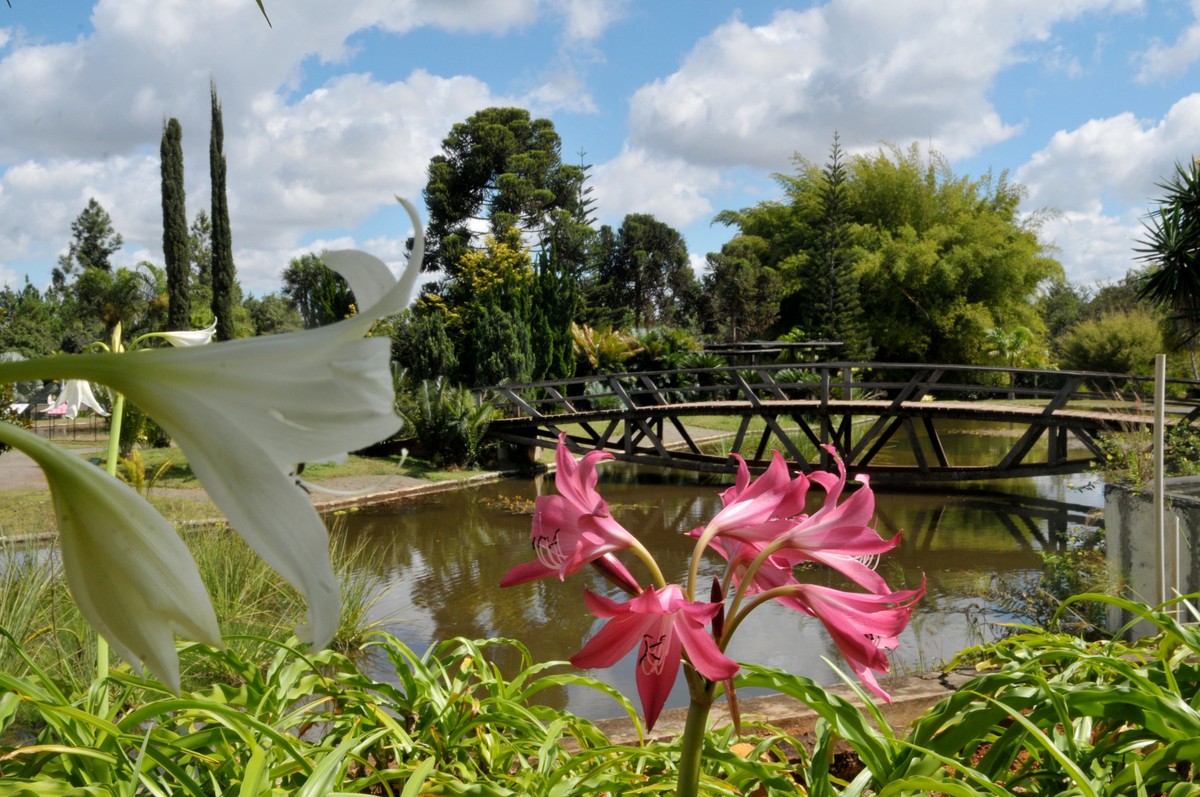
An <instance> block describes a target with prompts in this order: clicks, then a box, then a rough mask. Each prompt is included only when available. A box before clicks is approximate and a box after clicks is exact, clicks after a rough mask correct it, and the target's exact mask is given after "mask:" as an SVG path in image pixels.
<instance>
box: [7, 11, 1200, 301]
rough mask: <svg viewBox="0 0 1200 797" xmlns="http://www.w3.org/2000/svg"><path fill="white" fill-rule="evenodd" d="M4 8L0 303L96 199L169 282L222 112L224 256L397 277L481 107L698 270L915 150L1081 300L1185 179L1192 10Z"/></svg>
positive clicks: (1194, 73)
mask: <svg viewBox="0 0 1200 797" xmlns="http://www.w3.org/2000/svg"><path fill="white" fill-rule="evenodd" d="M266 6H267V10H268V12H269V13H270V15H271V21H272V23H273V26H272V27H268V26H267V25H266V24H265V22H263V20H262V18H261V16H260V15H259V12H258V8H257V6H256V5H255V3H254V2H253V0H98V2H91V1H90V0H53V1H52V2H51V1H49V0H12V8H11V9H9V8H7V7H2V6H0V108H3V109H4V112H3V114H2V115H0V282H8V283H10V284H13V283H16V282H19V281H20V280H22V279H23V278H24V277H25V276H26V275H28V277H29V278H30V280H31V281H32V282H33V283H34V284H36V285H38V286H39V287H41V286H43V285H45V284H46V283H47V282H48V280H49V274H50V269H51V268H53V266H54V264H55V262H56V260H57V257H58V255H59V254H60V253H61V252H63V251H64V250H65V248H66V245H67V243H68V241H69V239H70V224H71V221H72V220H73V219H74V218H75V217H76V216H77V215H78V213H79V211H80V210H81V209H82V208H83V206H84V205H85V204H86V202H87V200H88V198H89V197H93V196H94V197H96V198H97V199H98V200H99V201H100V202H101V203H102V204H103V205H104V206H105V208H106V209H107V210H108V211H109V212H110V214H111V215H112V217H113V220H114V224H115V226H116V228H117V230H118V231H119V232H121V233H122V234H123V235H124V237H125V246H124V248H123V249H122V250H121V252H120V253H119V255H118V263H119V264H120V265H126V266H132V265H134V264H135V263H137V262H138V261H140V260H150V261H152V262H155V263H161V262H162V252H161V209H160V206H159V186H158V143H159V137H160V134H161V127H162V122H163V119H164V118H166V117H170V116H174V117H177V118H179V119H180V121H181V123H182V125H183V131H184V147H185V160H186V174H187V177H186V179H187V190H188V214H189V216H192V215H194V214H195V212H196V211H197V210H199V209H201V208H205V207H207V205H208V202H209V187H208V159H207V146H208V133H209V119H208V113H209V110H208V86H209V80H210V79H212V80H215V81H216V84H217V87H218V91H219V93H220V96H221V100H222V105H223V108H224V124H225V142H226V147H225V148H226V156H227V158H228V160H229V175H228V190H229V201H230V207H231V214H232V227H233V237H234V255H235V260H236V262H237V265H238V270H239V277H240V279H241V281H242V283H243V286H244V287H245V288H247V289H248V290H249V291H251V292H254V293H260V294H261V293H264V292H267V291H271V290H276V289H277V288H278V285H279V278H278V275H279V272H280V271H281V270H282V269H283V268H284V267H285V266H286V265H287V263H288V261H289V260H290V259H291V258H293V257H296V256H298V255H300V254H303V253H305V252H308V251H313V250H320V249H322V248H327V247H328V248H337V247H347V246H354V247H358V248H364V249H367V250H368V251H371V252H373V253H375V254H378V255H379V256H381V257H383V258H384V259H385V260H388V261H389V262H393V263H396V264H398V263H399V261H400V257H401V251H402V247H403V243H404V239H405V238H406V237H407V236H408V235H409V230H408V228H407V224H406V222H405V221H404V219H403V217H402V214H401V213H400V212H399V210H398V208H397V207H396V205H395V203H394V202H393V201H392V196H393V195H395V194H400V195H403V196H407V197H410V198H413V199H414V200H416V201H417V202H418V204H419V202H420V193H421V190H422V188H423V187H424V182H425V170H426V167H427V165H428V162H429V159H430V158H431V157H432V156H433V155H435V154H437V152H438V150H439V146H440V142H441V140H442V138H444V137H445V135H446V134H447V132H448V131H449V129H450V127H451V125H453V124H454V123H456V122H460V121H463V120H465V119H466V118H467V117H468V116H470V115H471V114H472V113H474V112H475V111H477V110H479V109H481V108H485V107H488V106H491V105H520V106H522V107H525V108H528V109H529V110H530V111H531V112H532V113H533V114H535V115H537V116H545V117H548V118H550V119H552V120H553V121H554V124H555V127H556V129H557V130H558V132H559V134H560V136H561V137H562V141H563V157H564V159H567V160H570V161H576V160H578V159H579V158H580V155H579V153H580V152H582V153H584V154H583V160H584V162H586V163H589V164H591V166H592V170H591V177H592V180H591V185H592V188H593V189H594V193H593V196H594V197H595V198H596V199H597V203H598V204H597V209H598V211H599V215H600V221H601V222H603V223H609V224H613V225H614V226H615V225H618V224H619V223H620V220H621V218H622V217H623V216H624V215H625V214H626V213H635V212H636V213H653V214H654V215H656V216H657V217H658V218H660V219H662V220H663V221H666V222H667V223H669V224H672V225H673V226H675V227H677V228H678V229H680V231H681V232H683V234H684V237H685V239H686V240H687V243H688V247H689V250H690V251H691V254H692V257H693V260H694V261H695V263H696V265H697V267H701V266H702V264H703V262H704V256H705V254H706V253H708V252H712V251H716V250H718V249H719V248H720V246H721V244H722V243H723V242H724V241H726V240H728V238H729V236H730V231H729V230H728V229H726V228H724V227H721V226H715V227H714V226H712V225H711V220H712V217H713V216H714V215H715V214H716V213H718V212H719V211H721V210H723V209H727V208H740V207H746V206H749V205H752V204H754V203H756V202H759V201H764V200H771V199H776V198H778V196H779V192H778V190H777V188H776V186H775V183H774V182H773V181H772V179H771V174H772V173H775V172H788V171H790V170H791V169H792V161H791V158H792V156H793V155H794V154H799V155H802V156H804V157H806V158H808V159H810V160H813V161H817V162H820V161H822V160H823V159H824V158H825V155H826V153H827V151H828V147H829V142H830V139H831V136H832V134H833V132H834V130H837V131H838V132H839V134H840V136H841V141H842V144H843V147H844V148H846V149H847V150H849V151H850V152H852V153H862V152H873V151H875V150H876V149H878V147H879V146H880V145H881V144H882V143H884V142H893V143H896V144H899V145H901V146H907V145H909V144H910V143H913V142H917V143H919V144H920V145H921V146H922V147H928V146H932V147H933V149H935V150H937V151H938V152H940V153H941V154H943V155H944V156H945V157H946V158H948V159H949V161H950V163H951V165H952V167H953V168H954V170H955V172H956V173H958V174H959V175H969V176H979V175H982V174H983V173H985V172H986V171H988V170H989V169H991V170H994V171H996V172H999V171H1002V170H1007V171H1008V172H1009V175H1010V177H1011V178H1013V179H1016V180H1017V181H1019V182H1021V183H1023V184H1024V185H1025V186H1026V187H1027V189H1028V197H1027V199H1026V201H1025V204H1024V206H1023V207H1024V209H1025V211H1026V212H1028V213H1030V214H1035V213H1038V212H1041V211H1047V210H1049V211H1051V212H1050V213H1047V214H1044V215H1043V216H1042V217H1041V218H1042V225H1043V226H1042V237H1043V240H1044V241H1045V242H1046V243H1047V244H1049V245H1052V246H1053V247H1055V248H1056V255H1057V257H1058V258H1059V259H1060V260H1061V262H1062V263H1063V265H1064V267H1065V269H1066V271H1067V276H1068V278H1069V279H1071V280H1072V281H1073V282H1077V283H1081V284H1085V285H1095V284H1097V283H1100V282H1111V281H1113V280H1116V279H1119V278H1120V277H1121V276H1123V275H1124V273H1125V272H1126V271H1127V270H1128V269H1129V268H1130V267H1131V266H1133V265H1134V262H1133V259H1132V247H1133V246H1134V244H1135V240H1136V238H1137V236H1138V235H1139V234H1140V229H1141V223H1140V219H1141V217H1142V216H1143V215H1144V214H1145V212H1146V210H1147V208H1148V207H1149V205H1150V204H1151V202H1152V200H1153V198H1154V197H1155V196H1156V195H1157V193H1158V190H1157V189H1156V187H1155V184H1156V183H1157V182H1159V181H1160V180H1162V179H1164V177H1166V176H1167V175H1169V173H1170V171H1171V169H1172V164H1173V163H1174V162H1175V161H1179V160H1184V159H1187V158H1190V157H1193V156H1195V155H1197V154H1200V143H1197V142H1198V141H1200V139H1198V137H1197V131H1200V0H1190V2H1188V1H1187V0H1161V2H1150V1H1149V0H1145V1H1139V0H972V1H971V2H961V1H960V0H920V1H918V0H894V1H893V2H883V1H882V0H830V1H829V2H824V3H799V2H793V3H784V2H757V1H755V0H751V1H750V2H744V3H737V4H733V3H722V2H711V1H710V0H688V1H687V2H685V1H684V0H654V1H651V0H646V1H644V2H641V3H635V2H632V1H631V0H341V1H340V2H339V3H337V4H331V3H329V2H327V0H266Z"/></svg>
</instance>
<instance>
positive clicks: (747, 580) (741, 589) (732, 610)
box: [723, 535, 787, 639]
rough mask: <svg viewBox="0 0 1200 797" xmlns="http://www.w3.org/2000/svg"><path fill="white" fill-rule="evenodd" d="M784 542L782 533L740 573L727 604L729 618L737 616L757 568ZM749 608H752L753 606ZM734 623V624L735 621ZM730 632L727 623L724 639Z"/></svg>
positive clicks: (785, 536)
mask: <svg viewBox="0 0 1200 797" xmlns="http://www.w3.org/2000/svg"><path fill="white" fill-rule="evenodd" d="M786 543H787V535H784V536H783V537H782V538H780V539H777V540H775V541H774V542H772V543H770V544H769V545H767V546H766V547H764V548H763V549H762V551H760V552H759V554H758V556H756V557H754V561H753V562H751V563H750V566H749V567H747V568H746V572H745V573H743V574H742V581H741V583H740V584H739V585H738V588H737V592H735V593H734V596H733V601H732V602H731V603H730V604H729V617H730V619H733V618H735V617H738V610H739V609H740V608H741V605H742V599H743V598H745V597H746V590H747V589H748V588H749V587H750V585H751V584H752V583H753V582H754V577H755V576H756V575H758V569H759V568H760V567H762V566H763V563H764V562H766V561H767V558H768V557H770V556H771V554H773V553H775V552H776V551H778V550H779V549H780V548H782V547H784V545H785V544H786ZM758 603H761V601H757V602H755V604H754V605H755V606H757V605H758ZM751 608H753V606H752V607H751ZM747 611H749V610H747ZM739 622H740V619H739ZM734 625H735V626H736V623H735V624H734ZM731 633H733V632H732V629H731V628H730V627H729V626H728V625H727V626H726V628H725V634H724V635H723V637H724V639H729V635H730V634H731Z"/></svg>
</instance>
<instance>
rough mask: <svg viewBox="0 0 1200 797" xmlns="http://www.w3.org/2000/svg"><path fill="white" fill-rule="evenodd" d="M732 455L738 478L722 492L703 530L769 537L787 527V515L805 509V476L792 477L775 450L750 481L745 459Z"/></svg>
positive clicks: (791, 515)
mask: <svg viewBox="0 0 1200 797" xmlns="http://www.w3.org/2000/svg"><path fill="white" fill-rule="evenodd" d="M733 457H734V459H736V460H737V462H738V474H737V481H736V482H735V483H734V485H733V487H730V488H729V489H728V490H726V491H725V492H723V493H721V504H722V509H721V511H720V512H718V513H717V514H716V515H715V516H714V517H713V519H712V520H710V521H709V522H708V525H707V526H705V527H704V531H706V532H708V533H709V534H717V535H723V534H730V535H735V536H736V535H748V536H757V537H761V536H770V535H772V534H774V533H779V532H781V531H782V530H783V529H785V528H787V527H788V526H790V525H791V524H790V523H788V522H787V521H788V519H789V518H791V517H793V516H795V515H799V514H801V513H802V512H804V502H805V499H806V498H807V497H808V478H807V477H806V476H805V475H804V474H803V473H802V474H800V475H798V476H797V477H796V478H794V479H793V478H792V477H791V475H790V474H789V473H788V466H787V462H786V461H785V460H784V459H783V456H782V455H781V454H780V453H779V452H778V451H772V452H771V457H772V458H771V464H770V465H769V466H767V469H766V471H764V472H763V474H762V475H761V476H759V477H758V478H757V479H755V480H754V481H753V482H751V481H750V470H749V468H747V467H746V460H744V459H742V457H741V456H740V455H738V454H734V455H733Z"/></svg>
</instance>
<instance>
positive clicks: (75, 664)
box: [0, 521, 378, 688]
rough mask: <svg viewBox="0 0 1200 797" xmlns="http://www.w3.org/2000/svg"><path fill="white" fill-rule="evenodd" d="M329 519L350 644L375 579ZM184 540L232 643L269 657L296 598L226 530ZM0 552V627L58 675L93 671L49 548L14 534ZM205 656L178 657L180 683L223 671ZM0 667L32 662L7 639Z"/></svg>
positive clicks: (296, 615)
mask: <svg viewBox="0 0 1200 797" xmlns="http://www.w3.org/2000/svg"><path fill="white" fill-rule="evenodd" d="M336 526H337V524H336V521H335V533H334V534H333V543H332V544H331V556H332V559H333V563H334V571H335V572H336V573H337V575H338V578H339V581H340V583H341V584H342V599H343V606H342V616H341V619H340V622H339V625H338V631H337V634H336V635H335V637H334V641H333V645H332V647H333V648H334V649H335V650H341V651H349V650H354V649H356V648H357V647H359V646H360V645H361V644H362V642H363V640H364V639H365V638H366V637H367V635H368V634H369V633H370V632H371V631H372V630H373V628H374V623H373V622H371V621H369V620H368V610H369V609H370V607H371V605H372V603H373V601H374V598H375V595H376V594H377V591H378V590H377V587H378V585H377V584H375V583H374V582H373V581H372V580H371V579H370V578H369V577H366V576H362V575H359V574H361V573H363V572H364V570H363V568H361V567H359V566H358V565H359V563H360V562H361V560H362V558H363V557H364V556H365V555H366V552H365V549H364V548H363V547H362V546H361V545H359V546H348V545H347V544H346V543H345V542H344V540H345V537H344V535H341V534H338V533H336ZM185 540H186V542H187V545H188V548H189V549H190V550H191V552H192V556H193V557H194V558H195V559H196V565H197V567H198V568H199V570H200V576H201V578H202V579H203V581H204V583H205V586H207V587H208V592H209V595H210V597H211V599H212V603H213V610H214V611H215V612H216V614H217V618H218V621H219V623H220V626H221V633H222V635H223V636H224V637H225V639H226V642H227V644H228V645H229V648H230V649H231V651H233V653H234V654H235V655H236V656H238V657H239V658H241V659H244V660H246V661H249V662H259V663H266V662H267V661H270V659H271V658H272V657H273V656H274V655H275V653H276V651H277V650H278V647H279V644H280V643H282V642H285V641H286V640H287V639H288V638H289V637H290V636H291V635H292V630H293V628H294V627H295V626H296V625H297V624H298V623H299V622H300V621H302V620H303V618H304V611H305V606H304V601H303V599H302V598H301V597H300V596H299V594H298V593H297V592H296V591H295V590H294V589H293V588H292V587H291V586H290V585H289V584H287V582H285V581H284V580H283V579H282V578H281V577H280V576H279V575H278V574H276V573H275V572H274V571H273V570H271V568H270V567H268V566H267V564H266V563H265V562H264V561H263V560H262V559H261V558H259V557H258V556H257V555H256V554H255V553H254V552H253V551H251V550H250V549H249V547H248V546H247V545H246V544H245V543H244V542H243V541H242V540H241V538H240V537H238V536H237V534H235V533H234V532H232V531H230V530H229V529H226V528H207V529H204V530H201V531H198V532H197V533H194V534H189V535H187V536H186V538H185ZM0 555H3V557H4V559H5V561H6V563H7V565H6V567H4V568H0V627H2V628H4V629H5V630H6V631H7V632H8V633H9V634H11V635H12V637H13V638H14V639H15V640H16V641H17V642H18V644H19V645H20V646H21V648H22V649H23V650H24V651H25V653H26V654H27V655H28V656H29V657H30V659H31V661H32V662H33V663H34V664H36V665H37V667H39V668H41V669H43V670H44V671H45V672H46V673H47V674H48V675H49V676H50V677H51V678H52V679H53V680H54V681H55V682H57V683H62V684H68V685H70V686H71V687H72V688H81V687H82V686H83V685H85V684H87V683H88V682H89V681H90V680H91V678H92V675H93V673H92V670H93V668H94V667H95V660H96V652H95V651H96V647H95V645H96V637H95V633H94V632H93V631H92V630H91V629H90V628H89V627H88V626H87V624H86V623H85V622H84V620H83V617H82V615H80V613H79V610H78V609H77V608H76V606H75V604H74V602H73V601H72V599H71V595H70V593H69V591H68V590H67V585H66V580H65V577H64V575H63V572H62V566H61V562H60V561H59V559H58V557H57V555H56V552H55V551H54V550H53V549H47V548H39V547H37V546H35V545H33V544H23V543H16V544H8V545H4V546H2V547H0ZM118 588H119V585H114V589H118ZM211 663H212V660H211V659H206V658H203V657H198V658H194V659H188V660H185V661H184V665H185V666H184V669H183V680H184V682H185V684H191V685H192V687H191V688H199V687H200V686H202V685H204V684H208V683H212V682H214V681H219V680H221V679H222V673H221V672H220V671H216V670H212V669H210V668H208V667H206V666H205V665H206V664H211ZM0 672H2V673H9V674H12V675H17V676H21V675H24V674H27V673H29V672H30V667H29V664H28V663H27V662H25V661H23V660H21V659H20V658H19V657H18V656H16V655H15V651H14V650H13V648H12V647H11V646H3V647H0Z"/></svg>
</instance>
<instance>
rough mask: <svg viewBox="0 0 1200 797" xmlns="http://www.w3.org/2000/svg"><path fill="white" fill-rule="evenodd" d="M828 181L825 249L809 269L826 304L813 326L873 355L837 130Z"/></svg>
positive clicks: (852, 353)
mask: <svg viewBox="0 0 1200 797" xmlns="http://www.w3.org/2000/svg"><path fill="white" fill-rule="evenodd" d="M821 175H822V177H824V182H823V183H822V184H821V185H820V186H819V188H818V192H817V194H818V198H819V201H820V206H821V218H820V221H819V230H820V236H821V237H820V253H819V257H814V258H813V261H814V262H813V266H814V267H813V268H812V270H811V271H810V272H809V273H810V275H811V277H812V280H811V283H810V285H811V289H812V293H813V295H814V296H815V297H817V301H819V302H820V304H821V308H820V311H819V313H818V315H817V319H816V324H815V325H814V326H813V328H812V331H813V332H814V333H816V336H817V337H819V338H822V339H824V340H837V341H841V342H842V343H843V344H844V346H845V348H844V349H843V352H844V354H845V356H846V357H847V358H850V359H867V358H869V357H870V351H869V345H870V344H869V342H868V339H867V332H866V327H865V325H864V323H863V313H862V305H861V303H860V302H859V295H858V294H859V287H858V278H857V277H856V276H855V274H854V259H853V256H852V253H851V248H850V208H849V187H848V186H847V184H846V165H845V162H844V161H843V159H842V147H841V142H840V140H839V137H838V134H837V133H836V132H835V133H834V134H833V146H831V147H830V149H829V160H828V161H826V163H825V168H824V169H822V171H821Z"/></svg>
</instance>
